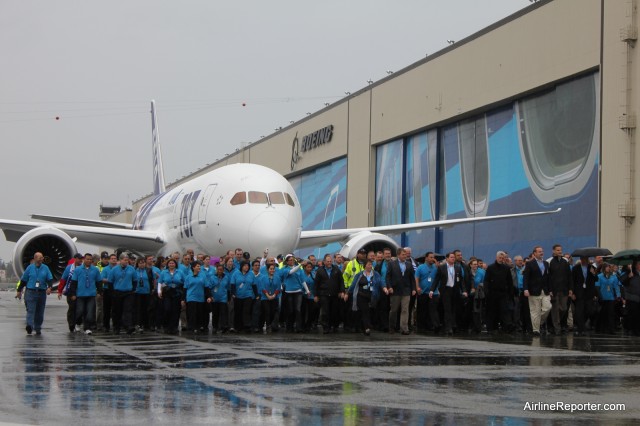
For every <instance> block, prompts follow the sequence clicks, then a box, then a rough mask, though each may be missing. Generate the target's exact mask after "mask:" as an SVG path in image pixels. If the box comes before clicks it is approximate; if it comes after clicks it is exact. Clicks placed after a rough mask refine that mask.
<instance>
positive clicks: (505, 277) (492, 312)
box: [484, 251, 515, 333]
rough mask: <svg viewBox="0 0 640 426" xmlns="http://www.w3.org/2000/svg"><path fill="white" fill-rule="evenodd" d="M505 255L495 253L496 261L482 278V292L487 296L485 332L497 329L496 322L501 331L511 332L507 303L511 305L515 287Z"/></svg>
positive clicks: (500, 252)
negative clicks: (500, 326)
mask: <svg viewBox="0 0 640 426" xmlns="http://www.w3.org/2000/svg"><path fill="white" fill-rule="evenodd" d="M506 258H507V255H506V253H505V252H503V251H499V252H498V253H496V261H495V262H494V263H492V264H491V265H489V267H488V268H487V272H486V274H485V276H484V290H485V291H486V294H487V302H486V303H487V331H489V332H493V331H496V330H497V329H498V320H499V321H500V324H501V325H502V331H503V332H507V333H510V332H511V331H513V326H512V324H511V317H512V315H511V313H510V312H509V302H510V301H511V303H513V294H514V291H515V286H514V285H513V276H512V275H511V267H510V266H509V265H507V263H506Z"/></svg>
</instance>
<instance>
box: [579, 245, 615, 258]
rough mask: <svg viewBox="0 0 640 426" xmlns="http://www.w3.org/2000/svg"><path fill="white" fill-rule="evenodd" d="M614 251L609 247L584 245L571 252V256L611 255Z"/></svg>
mask: <svg viewBox="0 0 640 426" xmlns="http://www.w3.org/2000/svg"><path fill="white" fill-rule="evenodd" d="M611 255H612V253H611V252H610V251H609V249H606V248H601V247H584V248H579V249H575V250H574V251H573V253H571V257H596V256H611Z"/></svg>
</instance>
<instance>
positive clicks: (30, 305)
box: [16, 252, 53, 334]
mask: <svg viewBox="0 0 640 426" xmlns="http://www.w3.org/2000/svg"><path fill="white" fill-rule="evenodd" d="M43 260H44V256H43V255H42V253H40V252H36V253H35V254H34V255H33V263H32V264H30V265H29V266H27V269H25V271H24V274H22V277H20V284H19V285H18V289H17V292H18V293H17V294H16V297H17V298H18V299H19V298H20V297H21V295H22V289H23V288H24V287H25V286H26V287H27V290H26V292H25V294H24V302H25V304H26V305H27V326H26V330H27V334H31V332H32V331H33V330H35V332H36V334H41V333H42V331H41V330H42V323H43V322H44V308H45V306H46V304H47V296H48V295H50V294H51V285H52V284H53V275H52V274H51V270H50V269H49V267H48V266H47V265H44V264H43V263H42V262H43Z"/></svg>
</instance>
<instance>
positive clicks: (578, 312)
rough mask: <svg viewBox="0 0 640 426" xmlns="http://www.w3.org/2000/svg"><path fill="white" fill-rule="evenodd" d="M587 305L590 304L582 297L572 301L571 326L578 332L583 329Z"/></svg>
mask: <svg viewBox="0 0 640 426" xmlns="http://www.w3.org/2000/svg"><path fill="white" fill-rule="evenodd" d="M587 305H590V303H589V301H587V300H584V299H576V300H574V301H573V307H574V310H573V326H574V327H575V328H576V331H577V332H578V333H583V332H584V331H585V324H586V316H587V315H586V310H587Z"/></svg>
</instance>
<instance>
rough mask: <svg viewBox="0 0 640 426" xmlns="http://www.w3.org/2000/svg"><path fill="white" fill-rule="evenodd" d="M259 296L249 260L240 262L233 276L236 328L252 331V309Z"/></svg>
mask: <svg viewBox="0 0 640 426" xmlns="http://www.w3.org/2000/svg"><path fill="white" fill-rule="evenodd" d="M257 296H258V290H257V288H256V284H255V283H254V274H253V272H251V271H250V270H249V262H245V261H242V262H240V269H239V270H237V271H236V272H234V273H233V275H232V276H231V297H232V298H233V299H234V308H235V317H234V325H235V328H236V330H238V331H239V330H244V331H247V332H249V331H251V309H252V307H253V300H254V299H255V298H256V297H257Z"/></svg>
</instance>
